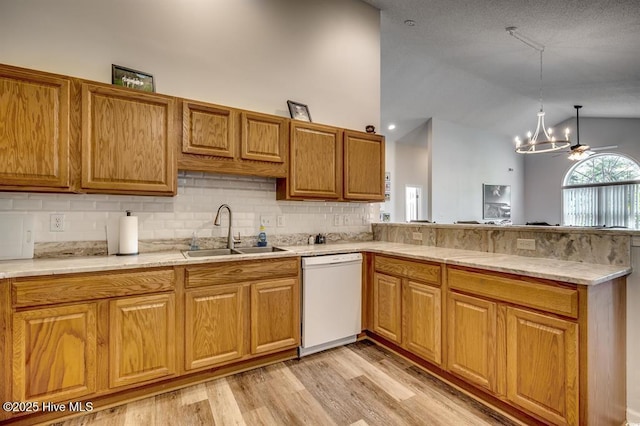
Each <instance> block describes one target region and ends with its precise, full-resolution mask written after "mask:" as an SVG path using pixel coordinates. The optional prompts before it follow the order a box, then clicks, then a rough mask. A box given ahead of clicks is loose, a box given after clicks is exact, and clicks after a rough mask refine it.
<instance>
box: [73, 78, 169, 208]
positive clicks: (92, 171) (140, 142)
mask: <svg viewBox="0 0 640 426" xmlns="http://www.w3.org/2000/svg"><path fill="white" fill-rule="evenodd" d="M174 122H175V100H174V98H171V97H168V96H163V95H156V94H151V93H145V92H139V91H134V90H130V89H119V88H113V87H109V86H101V85H94V84H88V83H85V84H83V85H82V188H83V189H85V190H87V191H88V192H107V193H114V194H119V193H121V194H128V193H129V194H142V195H144V194H148V195H154V194H162V195H174V194H175V192H176V185H177V174H176V164H175V155H174V151H175V146H176V143H177V142H176V136H177V133H176V132H175V129H174V127H175V126H174Z"/></svg>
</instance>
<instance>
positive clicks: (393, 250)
mask: <svg viewBox="0 0 640 426" xmlns="http://www.w3.org/2000/svg"><path fill="white" fill-rule="evenodd" d="M281 248H284V249H286V250H287V251H281V252H273V253H261V254H235V255H228V256H216V257H205V258H191V259H185V257H184V256H183V255H182V253H181V252H179V251H167V252H158V253H143V254H140V255H137V256H93V257H72V258H62V259H28V260H7V261H0V279H3V278H18V277H28V276H42V275H59V274H69V273H78V272H96V271H109V270H126V269H135V268H150V267H159V266H176V265H193V264H202V263H214V262H227V261H230V260H252V259H253V260H255V259H265V258H279V257H295V256H319V255H326V254H339V253H350V252H359V251H369V252H374V253H380V254H388V255H396V256H403V257H407V258H411V259H417V260H428V261H433V262H438V263H445V264H448V265H460V266H468V267H474V268H480V269H486V270H490V271H497V272H506V273H513V274H518V275H525V276H529V277H534V278H543V279H550V280H555V281H563V282H568V283H573V284H580V285H595V284H600V283H602V282H605V281H609V280H611V279H614V278H618V277H622V276H625V275H628V274H629V273H631V267H629V266H613V265H598V264H592V263H581V262H570V261H562V260H555V259H543V258H536V257H524V256H514V255H507V254H499V253H487V252H480V251H471V250H460V249H449V248H443V247H432V246H417V245H412V244H400V243H390V242H380V241H369V242H358V243H337V244H322V245H307V246H290V247H281Z"/></svg>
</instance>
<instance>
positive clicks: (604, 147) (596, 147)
mask: <svg viewBox="0 0 640 426" xmlns="http://www.w3.org/2000/svg"><path fill="white" fill-rule="evenodd" d="M616 148H618V145H607V146H594V147H592V148H589V151H607V150H609V149H616Z"/></svg>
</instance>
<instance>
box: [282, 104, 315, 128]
mask: <svg viewBox="0 0 640 426" xmlns="http://www.w3.org/2000/svg"><path fill="white" fill-rule="evenodd" d="M287 105H288V106H289V114H290V115H291V118H293V119H294V120H302V121H308V122H309V123H311V114H310V113H309V107H308V106H306V105H305V104H301V103H299V102H294V101H287Z"/></svg>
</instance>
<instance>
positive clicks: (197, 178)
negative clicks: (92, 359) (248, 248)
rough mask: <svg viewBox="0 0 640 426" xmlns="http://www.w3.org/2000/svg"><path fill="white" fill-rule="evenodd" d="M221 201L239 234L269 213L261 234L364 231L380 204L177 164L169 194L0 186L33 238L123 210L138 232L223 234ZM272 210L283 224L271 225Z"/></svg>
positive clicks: (68, 231)
mask: <svg viewBox="0 0 640 426" xmlns="http://www.w3.org/2000/svg"><path fill="white" fill-rule="evenodd" d="M221 204H228V205H229V206H231V209H232V211H233V231H234V233H235V234H236V235H237V233H238V232H240V234H241V235H242V236H255V235H256V234H257V233H258V232H259V228H260V217H261V216H268V217H269V219H270V220H271V226H268V227H267V228H266V232H267V235H270V234H271V235H284V234H294V233H308V234H317V233H319V232H322V233H360V232H370V231H371V225H370V224H371V222H372V221H375V220H377V218H378V216H379V210H380V205H379V204H377V203H373V204H368V203H338V202H324V201H302V202H301V201H276V180H275V179H273V178H262V177H253V176H232V175H215V174H209V173H201V172H179V174H178V195H177V196H175V197H153V196H132V195H103V194H39V193H21V192H0V213H1V212H24V213H31V214H33V215H34V216H35V222H36V230H35V241H36V242H37V243H43V242H69V241H102V240H106V232H105V226H106V224H107V223H108V222H110V221H115V220H117V219H118V218H119V217H120V216H122V215H124V212H125V210H132V211H133V214H134V215H136V216H138V223H139V235H138V236H139V239H140V240H156V239H163V240H166V239H173V238H189V237H191V235H192V233H193V232H196V233H197V236H198V237H224V236H226V235H227V224H228V216H227V214H226V212H225V213H223V219H222V226H220V227H217V226H213V219H214V218H215V214H216V211H217V209H218V207H219V206H220V205H221ZM52 213H63V214H64V231H63V232H50V231H49V229H50V226H49V224H50V215H51V214H52ZM278 216H280V217H281V220H283V221H284V224H283V226H277V220H278Z"/></svg>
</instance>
